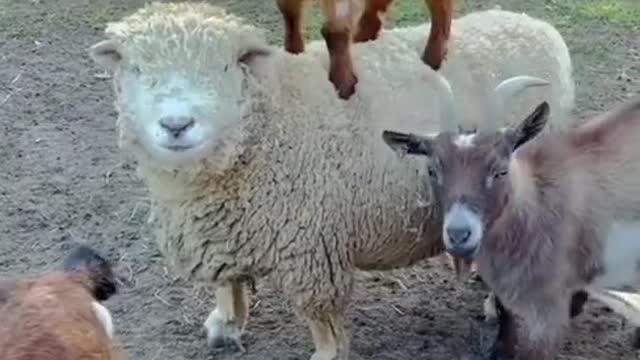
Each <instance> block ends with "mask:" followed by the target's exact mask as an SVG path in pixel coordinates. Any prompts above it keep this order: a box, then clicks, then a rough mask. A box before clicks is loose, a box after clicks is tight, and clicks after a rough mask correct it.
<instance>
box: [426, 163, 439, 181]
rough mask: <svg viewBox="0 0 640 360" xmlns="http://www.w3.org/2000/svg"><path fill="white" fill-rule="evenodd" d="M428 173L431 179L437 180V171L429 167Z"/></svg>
mask: <svg viewBox="0 0 640 360" xmlns="http://www.w3.org/2000/svg"><path fill="white" fill-rule="evenodd" d="M427 171H428V172H429V177H431V178H434V179H435V178H436V177H437V176H438V174H437V173H436V169H434V168H433V167H432V166H429V167H428V168H427Z"/></svg>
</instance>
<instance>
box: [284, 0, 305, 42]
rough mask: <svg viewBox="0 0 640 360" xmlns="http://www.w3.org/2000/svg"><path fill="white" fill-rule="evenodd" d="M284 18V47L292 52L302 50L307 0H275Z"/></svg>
mask: <svg viewBox="0 0 640 360" xmlns="http://www.w3.org/2000/svg"><path fill="white" fill-rule="evenodd" d="M276 3H277V4H278V9H279V10H280V14H282V18H283V20H284V30H285V34H284V48H285V50H287V52H290V53H292V54H299V53H301V52H303V51H304V39H303V37H302V25H303V24H304V21H303V20H304V19H303V17H304V9H305V5H306V4H307V0H276Z"/></svg>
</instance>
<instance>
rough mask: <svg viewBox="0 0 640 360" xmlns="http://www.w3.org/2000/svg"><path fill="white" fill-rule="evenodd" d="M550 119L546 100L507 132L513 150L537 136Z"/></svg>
mask: <svg viewBox="0 0 640 360" xmlns="http://www.w3.org/2000/svg"><path fill="white" fill-rule="evenodd" d="M548 120H549V103H547V102H546V101H544V102H542V103H541V104H540V105H538V106H537V107H536V108H535V110H533V112H532V113H531V114H529V116H527V117H526V118H525V119H524V120H523V121H522V122H521V123H520V125H518V127H516V128H515V129H514V130H513V131H509V132H508V133H507V138H508V140H509V142H510V143H511V151H514V150H515V149H517V148H519V147H520V146H521V145H522V144H525V143H526V142H528V141H529V140H531V139H533V138H535V137H536V136H537V135H538V134H539V133H540V132H541V131H542V129H544V127H545V126H546V125H547V121H548Z"/></svg>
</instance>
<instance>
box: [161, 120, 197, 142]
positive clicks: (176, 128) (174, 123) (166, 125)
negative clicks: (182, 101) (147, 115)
mask: <svg viewBox="0 0 640 360" xmlns="http://www.w3.org/2000/svg"><path fill="white" fill-rule="evenodd" d="M194 123H195V119H194V118H192V117H190V116H166V117H163V118H162V119H160V126H162V128H163V129H165V130H167V131H168V132H170V133H171V135H173V136H174V137H176V138H177V137H179V136H180V134H182V133H183V132H184V131H185V130H187V129H188V128H190V127H192V126H193V124H194Z"/></svg>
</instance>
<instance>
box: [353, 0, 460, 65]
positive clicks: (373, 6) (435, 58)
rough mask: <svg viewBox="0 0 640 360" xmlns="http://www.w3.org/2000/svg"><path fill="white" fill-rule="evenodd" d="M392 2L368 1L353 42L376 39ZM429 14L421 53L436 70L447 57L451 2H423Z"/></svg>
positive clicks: (451, 11) (384, 0)
mask: <svg viewBox="0 0 640 360" xmlns="http://www.w3.org/2000/svg"><path fill="white" fill-rule="evenodd" d="M393 1H394V0H368V1H367V5H366V8H365V10H364V12H363V13H362V16H361V17H360V20H359V21H358V31H357V33H356V35H355V36H354V38H353V40H354V42H365V41H370V40H375V39H377V38H378V33H379V32H380V29H381V28H382V19H381V17H382V16H384V14H386V13H387V10H388V9H389V6H390V5H391V4H392V3H393ZM425 4H426V6H427V8H428V9H429V12H430V13H431V29H430V31H429V39H428V40H427V45H426V46H425V48H424V51H423V53H422V61H423V62H424V63H425V64H427V65H429V66H430V67H431V68H432V69H434V70H438V69H440V66H442V62H443V61H444V59H445V57H446V55H447V47H448V42H449V36H450V33H451V21H452V17H453V0H425Z"/></svg>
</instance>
